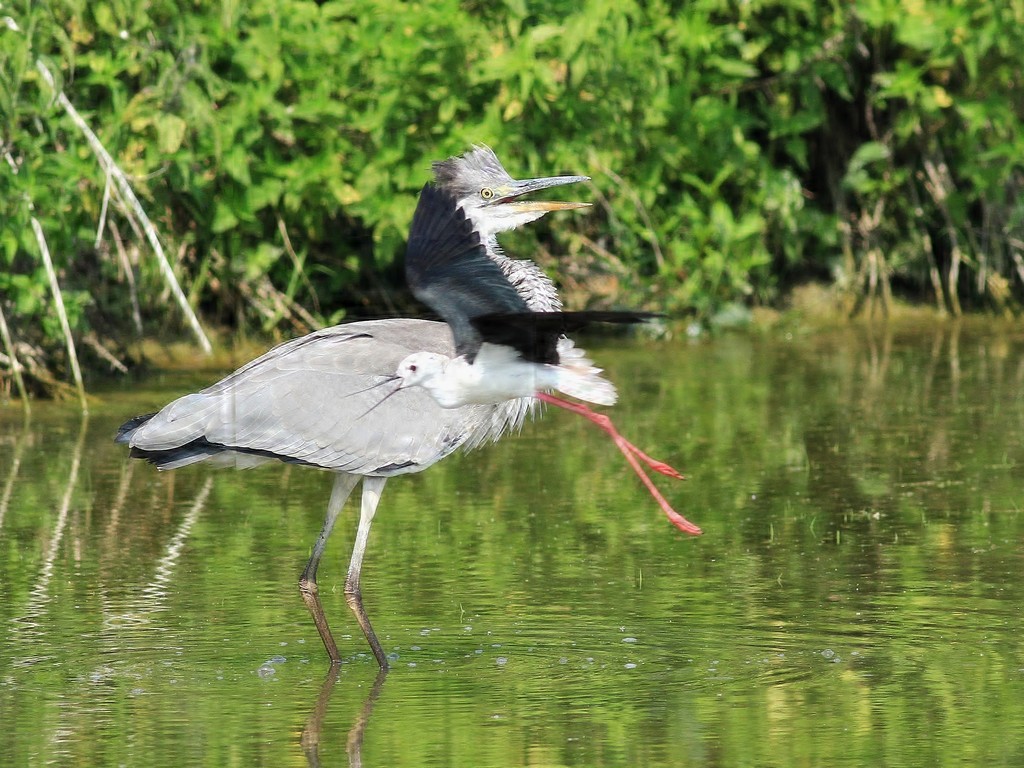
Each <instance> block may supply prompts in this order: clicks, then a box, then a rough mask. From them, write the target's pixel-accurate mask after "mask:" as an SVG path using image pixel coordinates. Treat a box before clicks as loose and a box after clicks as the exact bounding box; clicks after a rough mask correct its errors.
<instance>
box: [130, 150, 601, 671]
mask: <svg viewBox="0 0 1024 768" xmlns="http://www.w3.org/2000/svg"><path fill="white" fill-rule="evenodd" d="M433 170H434V177H435V179H436V180H437V183H438V185H439V186H440V187H442V188H443V189H445V190H447V191H448V194H449V195H451V196H452V197H453V198H454V199H456V200H457V201H458V206H459V210H460V211H462V212H463V214H464V216H465V217H467V219H468V220H469V221H470V222H472V223H471V226H472V227H474V228H476V229H477V230H478V231H479V232H481V233H484V237H485V238H486V243H487V245H486V246H485V250H486V248H487V247H490V248H491V250H490V251H488V252H487V256H488V259H490V262H491V263H492V264H493V265H495V268H496V269H497V270H499V271H500V272H501V273H502V274H504V275H507V276H508V278H507V279H508V280H510V281H511V283H510V284H514V287H513V291H514V292H516V293H517V295H519V296H520V298H521V300H522V301H523V302H526V303H527V304H529V305H531V306H533V307H535V308H537V309H540V310H549V309H557V308H558V306H560V304H559V303H558V302H557V293H556V292H555V289H554V285H553V284H552V283H551V281H550V280H549V279H548V278H547V277H546V276H545V275H544V274H543V272H541V271H540V270H539V269H537V268H536V266H535V265H532V264H531V263H530V262H520V261H518V260H515V259H509V258H508V257H507V256H506V255H505V254H503V253H502V252H501V251H500V249H498V247H497V240H496V235H497V234H498V233H500V232H503V231H505V230H508V229H512V228H515V227H517V226H521V225H523V224H526V223H529V222H530V221H533V220H535V219H537V218H539V217H541V216H543V215H544V214H545V213H547V212H549V211H555V210H564V209H571V208H579V207H583V206H585V205H586V204H585V203H561V202H543V201H540V202H530V201H523V200H520V198H521V197H522V196H523V195H525V194H527V193H529V192H533V191H536V190H539V189H544V188H547V187H551V186H556V185H560V184H568V183H573V182H576V181H582V180H584V178H585V177H580V176H564V177H549V178H543V179H528V180H525V181H522V180H516V179H513V178H512V177H511V176H509V174H508V173H507V172H506V171H505V169H504V168H503V167H502V165H501V163H500V162H499V161H498V159H497V157H496V156H495V155H494V153H493V152H492V151H491V150H490V149H488V148H486V147H475V148H474V149H473V150H471V151H470V152H467V153H466V154H464V155H462V156H460V157H454V158H449V159H448V160H445V161H442V162H440V163H435V164H434V166H433ZM423 352H427V353H431V354H438V355H441V356H445V357H449V358H450V357H455V356H456V355H457V354H458V353H457V350H456V349H455V345H454V343H453V339H452V334H451V331H450V328H449V326H448V325H446V324H445V323H438V322H434V321H428V320H419V319H390V320H372V321H364V322H355V323H347V324H343V325H338V326H334V327H332V328H326V329H323V330H319V331H315V332H314V333H310V334H308V335H306V336H303V337H301V338H299V339H294V340H292V341H289V342H286V343H284V344H282V345H280V346H278V347H275V348H274V349H272V350H270V351H269V352H267V353H266V354H265V355H263V356H261V357H259V358H257V359H256V360H253V361H252V362H250V363H248V364H246V365H244V366H243V367H241V368H239V369H238V370H237V371H235V372H234V373H232V374H230V375H228V376H226V377H225V378H223V379H222V380H220V381H219V382H217V383H215V384H213V385H212V386H210V387H207V388H206V389H203V390H201V391H200V392H197V393H194V394H190V395H185V396H184V397H181V398H179V399H177V400H175V401H174V402H172V403H170V404H168V405H167V406H165V407H164V408H163V409H162V410H161V411H159V412H158V413H155V414H147V415H145V416H138V417H135V418H133V419H130V420H128V421H127V422H125V424H124V425H122V427H121V429H120V430H119V431H118V435H117V437H116V440H117V441H118V442H120V443H124V444H127V445H128V446H130V449H131V450H130V455H131V456H132V457H136V458H142V459H146V460H147V461H149V462H151V463H153V464H155V465H156V466H157V467H159V468H160V469H175V468H177V467H181V466H185V465H188V464H194V463H197V462H207V463H210V464H217V465H229V466H235V467H249V466H253V465H255V464H260V463H264V462H266V461H272V460H279V461H284V462H289V463H295V464H301V465H305V466H310V467H315V468H318V469H323V470H327V471H330V472H334V473H335V480H334V487H333V490H332V492H331V498H330V501H329V503H328V507H327V513H326V516H325V520H324V524H323V527H322V528H321V531H320V534H319V536H318V537H317V540H316V542H315V544H314V546H313V550H312V553H311V555H310V558H309V561H308V562H307V564H306V567H305V569H304V570H303V572H302V576H301V578H300V580H299V588H300V592H301V594H302V597H303V600H304V601H305V603H306V606H307V607H308V609H309V611H310V613H311V615H312V617H313V620H314V623H315V624H316V627H317V631H318V632H319V634H320V637H321V639H322V640H323V642H324V646H325V648H326V650H327V653H328V655H329V656H330V658H331V661H332V663H338V662H340V660H341V656H340V654H339V652H338V647H337V644H336V643H335V641H334V638H333V635H332V633H331V631H330V627H329V626H328V623H327V619H326V616H325V615H324V611H323V606H322V605H321V603H320V598H319V593H318V587H317V581H316V574H317V568H318V566H319V563H320V559H321V557H322V555H323V553H324V550H325V548H326V545H327V540H328V538H329V537H330V534H331V531H332V530H333V528H334V525H335V522H336V520H337V518H338V516H339V515H340V512H341V510H342V507H343V506H344V504H345V501H346V500H347V498H348V496H349V495H350V494H351V493H352V491H353V490H354V489H355V487H356V485H357V484H359V482H360V481H362V501H361V505H360V516H359V525H358V528H357V530H356V537H355V543H354V545H353V548H352V556H351V559H350V562H349V568H348V573H347V575H346V579H345V598H346V602H347V603H348V605H349V607H350V608H351V610H352V611H353V613H354V615H355V617H356V620H357V621H358V622H359V625H360V627H361V629H362V630H363V634H364V635H365V637H366V640H367V642H368V643H369V645H370V648H371V649H372V651H373V654H374V656H375V658H376V659H377V662H378V664H379V665H380V667H381V669H382V670H386V669H387V668H388V660H387V656H386V654H385V653H384V650H383V648H382V647H381V645H380V642H379V641H378V639H377V636H376V633H375V632H374V630H373V627H372V626H371V624H370V621H369V618H368V616H367V614H366V611H365V608H364V606H363V602H362V595H361V588H360V575H361V569H362V561H363V556H364V553H365V551H366V547H367V542H368V537H369V532H370V527H371V523H372V521H373V517H374V515H375V514H376V510H377V507H378V504H379V502H380V497H381V493H382V492H383V489H384V485H385V483H386V482H387V480H388V478H390V477H393V476H396V475H402V474H409V473H413V472H420V471H423V470H424V469H426V468H428V467H430V466H432V465H433V464H435V463H437V462H438V461H440V460H441V459H443V458H444V457H446V456H448V455H450V454H451V453H453V452H454V451H456V450H459V449H460V448H462V449H466V450H468V449H471V448H475V447H478V446H480V445H483V444H484V443H487V442H490V441H493V440H497V439H498V438H499V437H501V436H502V435H503V434H506V433H507V432H508V431H509V430H513V429H516V428H518V427H519V426H520V425H521V424H522V422H523V420H524V419H525V417H526V416H527V415H528V414H529V413H530V412H531V410H532V409H533V407H534V406H535V405H536V402H537V401H536V399H535V398H516V399H513V400H506V401H505V402H502V403H475V404H467V405H464V406H461V407H458V408H451V409H449V408H443V407H441V405H440V404H439V403H438V402H437V401H436V400H435V399H434V398H433V397H431V395H430V393H429V392H428V391H427V390H425V389H423V388H420V387H410V388H407V389H403V390H402V391H394V388H393V387H391V388H390V389H389V388H387V387H386V386H385V384H386V382H393V381H394V378H395V376H394V373H395V371H396V369H397V368H398V366H399V364H400V363H401V361H402V360H404V359H405V358H407V357H408V356H409V355H410V354H414V353H423ZM389 392H390V394H388V393H389Z"/></svg>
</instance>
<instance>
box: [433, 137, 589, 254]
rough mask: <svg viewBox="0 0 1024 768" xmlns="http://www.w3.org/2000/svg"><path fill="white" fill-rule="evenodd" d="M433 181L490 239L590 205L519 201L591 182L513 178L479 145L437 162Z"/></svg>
mask: <svg viewBox="0 0 1024 768" xmlns="http://www.w3.org/2000/svg"><path fill="white" fill-rule="evenodd" d="M433 170H434V182H435V183H436V184H437V186H439V187H440V188H441V189H443V190H445V191H446V192H448V193H449V194H451V195H452V196H453V197H455V199H456V200H458V201H459V207H460V208H462V210H463V211H465V213H466V216H468V217H469V219H470V220H471V221H472V222H473V228H474V229H475V230H476V231H477V232H479V233H480V237H481V238H482V239H485V240H486V239H487V238H488V237H491V236H492V235H495V234H497V233H498V232H505V231H507V230H510V229H515V228H517V227H521V226H522V225H523V224H528V223H530V222H531V221H536V220H537V219H539V218H540V217H541V216H543V215H544V214H546V213H550V212H551V211H564V210H570V209H573V208H587V207H589V205H590V203H563V202H555V201H549V200H520V199H519V198H521V197H522V196H523V195H527V194H529V193H531V192H537V191H538V190H541V189H547V188H548V187H558V186H562V185H563V184H576V183H578V182H581V181H588V180H589V177H587V176H547V177H544V178H538V179H522V180H520V179H513V178H512V177H511V176H510V175H509V173H508V171H506V170H505V168H504V166H502V164H501V161H499V160H498V157H497V155H495V154H494V152H493V151H492V150H491V148H490V147H485V146H476V147H474V148H473V149H471V150H470V151H469V152H466V153H465V154H464V155H460V156H458V157H450V158H448V159H447V160H442V161H439V162H436V163H434V165H433Z"/></svg>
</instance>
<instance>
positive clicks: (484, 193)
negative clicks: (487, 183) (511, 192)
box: [480, 187, 494, 200]
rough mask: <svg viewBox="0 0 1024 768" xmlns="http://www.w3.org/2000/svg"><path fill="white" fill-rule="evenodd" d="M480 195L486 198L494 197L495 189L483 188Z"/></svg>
mask: <svg viewBox="0 0 1024 768" xmlns="http://www.w3.org/2000/svg"><path fill="white" fill-rule="evenodd" d="M480 197H482V198H483V199H484V200H490V199H491V198H492V197H494V190H493V189H491V188H490V187H484V188H483V189H481V190H480Z"/></svg>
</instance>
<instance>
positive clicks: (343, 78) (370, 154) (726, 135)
mask: <svg viewBox="0 0 1024 768" xmlns="http://www.w3.org/2000/svg"><path fill="white" fill-rule="evenodd" d="M0 12H2V13H4V14H7V16H5V17H4V18H5V19H6V20H5V21H3V22H2V23H0V148H2V150H3V154H4V157H3V158H2V162H0V218H2V220H3V222H4V227H3V230H2V232H0V267H2V269H0V292H2V294H0V295H2V297H3V301H4V307H5V308H6V309H7V310H8V312H10V313H12V314H13V315H14V316H15V321H14V322H15V325H16V330H17V334H19V335H20V336H21V337H22V338H34V339H35V340H36V341H38V342H39V343H50V344H51V345H52V344H53V341H54V333H53V332H50V331H47V332H46V333H45V334H44V335H43V336H41V337H40V336H38V334H36V332H35V329H38V328H42V327H43V326H44V323H43V318H45V317H48V316H49V314H50V312H51V310H50V308H49V299H48V291H47V288H46V283H45V278H44V276H43V274H42V272H41V271H40V270H39V268H38V266H37V263H38V258H37V256H36V254H37V247H36V245H35V242H34V239H33V238H32V235H31V230H30V228H29V227H28V225H27V222H28V217H29V215H30V211H34V215H35V216H36V217H37V218H39V219H40V221H41V222H42V224H43V228H44V230H45V231H46V233H47V237H48V238H49V239H50V245H51V250H52V251H53V252H54V254H55V258H56V260H57V263H58V267H59V268H60V269H61V280H62V284H64V285H65V286H66V288H67V289H68V290H70V291H71V292H72V293H73V292H75V291H79V292H80V293H79V298H78V299H77V300H76V301H73V302H72V303H73V304H75V305H76V308H77V309H76V311H75V313H74V314H75V318H76V326H75V327H76V331H77V332H84V331H85V330H87V329H88V328H90V327H92V328H96V327H100V328H101V329H105V332H106V334H107V336H108V337H120V338H124V337H126V336H127V335H128V334H127V332H126V331H124V330H123V327H124V326H125V318H127V317H129V311H128V300H127V295H128V289H127V287H125V284H124V283H123V281H124V280H125V261H126V258H127V260H128V261H131V263H132V264H133V269H135V270H137V271H138V275H137V279H138V290H139V292H140V294H141V296H142V297H143V298H142V301H141V303H142V308H143V314H144V316H145V318H146V319H147V321H148V322H150V323H160V324H161V325H160V326H159V327H160V329H161V332H165V329H166V327H167V326H166V323H167V320H168V318H176V317H177V316H178V314H177V310H176V309H174V308H173V307H172V306H171V305H170V304H168V302H167V301H166V295H165V289H164V282H163V278H162V277H161V276H160V274H159V272H158V270H157V269H156V267H155V266H154V265H153V263H152V261H151V259H150V258H149V248H148V246H147V245H145V244H144V243H143V242H142V241H141V240H134V239H133V238H132V232H131V227H130V226H129V225H128V224H127V223H126V222H125V219H124V213H123V212H122V210H121V209H120V208H119V206H118V201H117V198H116V196H115V197H114V198H113V199H112V200H111V201H109V209H108V211H107V215H106V218H105V219H103V218H102V217H101V211H102V210H103V208H104V190H105V189H106V179H105V178H104V174H103V172H102V170H101V168H100V166H99V165H98V163H97V162H96V159H95V158H94V156H93V155H92V153H91V151H90V149H89V147H88V144H87V142H86V141H85V139H84V137H83V136H82V135H81V133H80V131H79V130H78V129H77V128H76V127H75V126H74V124H73V123H72V122H71V121H70V120H69V118H68V116H67V114H65V112H64V111H63V110H62V109H61V108H60V106H59V105H58V104H57V103H56V102H55V101H54V98H53V94H52V93H51V91H50V89H49V88H48V87H47V86H46V85H45V83H44V82H43V81H42V79H41V77H40V74H39V72H38V71H37V69H36V62H37V60H41V61H42V62H43V63H44V64H46V65H47V66H48V67H49V68H50V70H51V71H53V72H54V73H55V74H57V75H58V83H59V87H60V88H62V89H63V90H64V92H65V93H66V94H67V95H68V98H69V99H70V101H71V103H72V104H73V105H75V107H76V108H77V109H78V110H79V111H80V112H81V113H82V114H83V115H84V116H85V118H86V119H87V121H88V122H89V123H90V125H91V126H92V127H93V129H94V130H95V131H96V132H97V134H98V135H99V137H100V140H101V141H102V142H103V144H104V145H105V146H106V147H107V149H108V150H109V151H110V153H111V155H112V156H113V158H114V160H115V161H116V162H117V164H118V165H119V166H120V167H121V168H122V169H123V170H124V171H125V172H126V173H127V174H128V175H129V177H130V178H131V179H132V183H133V185H134V187H135V189H136V191H137V193H138V195H139V197H140V198H141V199H142V201H143V204H144V206H145V207H146V209H147V210H148V211H149V214H150V216H151V217H152V218H153V219H154V221H155V222H156V224H157V226H158V228H159V230H160V233H161V236H162V238H163V240H164V243H165V246H167V249H168V251H169V252H170V253H171V254H172V255H174V257H175V265H174V267H175V270H176V272H177V274H178V276H179V278H180V279H181V280H182V281H183V282H184V284H185V285H186V287H187V292H188V294H189V296H190V299H191V300H192V302H193V303H194V304H196V305H197V306H198V307H199V309H200V310H201V311H202V312H203V314H204V316H205V317H206V319H207V320H209V321H212V322H214V323H218V324H227V325H238V324H241V325H243V326H244V325H247V324H252V323H253V322H254V321H258V322H259V323H261V324H262V326H263V327H264V329H267V330H271V329H273V328H275V327H277V326H279V325H282V324H283V323H284V321H285V320H286V319H289V318H291V319H294V318H295V317H296V314H295V312H293V311H289V307H291V308H294V307H296V306H306V307H309V308H311V309H312V310H313V311H314V312H315V313H316V315H317V317H316V318H315V319H316V320H318V321H333V320H336V319H337V318H339V317H340V316H341V315H342V313H343V311H344V310H345V309H351V308H356V309H357V311H359V313H360V314H370V313H375V312H385V311H393V310H395V309H396V308H403V305H404V302H405V301H406V299H404V298H403V297H404V292H403V291H402V290H401V288H400V285H401V279H400V271H399V270H398V269H396V266H395V265H396V263H397V261H398V260H399V259H400V257H401V252H402V247H403V243H404V237H405V232H406V229H407V226H408V221H409V218H410V215H411V212H412V208H413V206H414V204H415V195H416V192H417V191H418V189H419V187H420V185H421V184H422V183H423V182H424V181H425V180H426V179H427V178H428V175H429V167H430V162H431V160H435V159H439V158H442V157H445V156H447V155H450V154H456V153H459V152H462V151H464V150H465V149H466V148H467V147H468V146H469V145H470V144H472V143H474V142H485V143H488V144H491V145H492V146H493V147H494V148H495V149H496V150H497V151H498V153H499V155H500V156H501V157H502V158H503V159H504V160H505V162H506V165H507V166H508V168H509V170H510V171H511V172H512V173H513V174H515V175H520V176H526V175H543V174H550V173H558V172H577V173H586V174H589V175H591V176H592V177H593V179H594V181H593V198H594V200H595V202H596V203H597V205H596V206H595V209H594V211H593V212H592V214H591V215H590V216H586V217H571V218H570V217H562V218H559V219H558V220H557V221H556V222H555V223H554V224H553V223H551V221H550V220H549V221H548V223H547V224H546V225H545V224H542V225H539V226H538V227H536V228H534V229H532V230H531V231H530V232H528V233H519V234H517V235H516V236H515V238H514V239H513V241H512V245H511V246H510V250H511V251H512V252H513V253H517V254H522V255H532V254H538V253H539V254H540V256H539V258H540V260H541V261H542V262H543V263H548V262H549V261H550V259H548V258H547V254H556V255H558V256H566V255H567V257H568V260H567V261H566V262H562V263H560V264H559V265H557V267H553V268H552V271H553V273H556V274H558V275H559V276H564V277H565V279H566V281H567V285H566V287H567V288H571V289H573V290H572V291H571V293H572V296H571V298H572V300H573V302H574V303H575V304H580V303H585V302H587V301H593V300H599V301H613V302H623V303H627V302H628V303H646V304H650V305H653V306H658V307H659V308H667V309H670V310H673V311H681V312H692V313H695V314H696V315H698V316H700V317H710V316H713V315H715V314H716V313H718V312H719V311H721V310H722V309H723V308H725V307H730V306H734V305H735V304H736V302H737V301H740V302H744V303H748V304H749V303H767V302H773V301H776V300H777V299H778V297H779V294H780V291H781V290H784V289H785V288H786V287H787V286H789V285H791V284H793V283H794V282H796V281H800V280H803V279H806V278H808V277H819V278H820V277H825V276H830V275H831V276H834V277H836V278H838V280H839V282H840V284H844V285H848V286H849V287H850V288H851V290H852V292H853V294H854V295H860V296H863V295H864V292H865V291H866V290H868V286H869V285H876V284H878V283H882V284H884V285H886V286H887V285H888V284H889V282H890V281H896V282H897V283H898V285H899V286H901V287H903V289H904V290H906V291H908V292H909V293H911V294H912V295H922V296H926V295H933V296H934V298H935V300H936V301H937V302H938V304H939V305H940V306H942V307H948V308H949V309H950V310H952V311H954V312H957V311H959V307H960V302H961V300H964V301H970V302H971V303H972V304H973V305H976V306H992V307H996V308H1003V307H1013V306H1016V303H1017V302H1016V297H1018V296H1019V295H1020V294H1021V286H1020V285H1019V284H1018V282H1017V275H1018V274H1024V261H1022V260H1021V255H1020V253H1019V251H1020V250H1021V249H1022V248H1024V245H1021V244H1022V243H1024V235H1022V234H1021V232H1020V228H1021V226H1022V222H1024V209H1022V207H1021V205H1020V204H1019V203H1018V198H1019V194H1018V190H1019V187H1020V179H1021V173H1020V167H1021V165H1020V160H1019V158H1021V157H1022V156H1024V152H1022V150H1024V139H1022V137H1021V130H1020V125H1021V97H1020V95H1019V92H1018V89H1017V88H1016V87H1015V85H1016V83H1017V81H1018V79H1019V71H1020V66H1021V59H1020V53H1019V51H1021V50H1024V39H1022V38H1024V33H1022V32H1021V31H1020V30H1021V29H1022V28H1024V26H1022V24H1021V22H1022V21H1024V19H1021V18H1019V16H1020V11H1019V9H1017V8H1016V7H1015V6H1013V5H1010V4H1003V3H994V4H993V3H985V2H982V1H981V0H965V2H961V3H956V4H951V3H945V2H937V1H935V0H866V1H865V2H859V3H856V4H851V3H842V2H838V1H836V2H829V3H821V2H816V1H814V0H796V1H795V2H793V1H789V2H781V1H778V0H775V1H773V0H764V1H763V2H756V3H742V4H732V3H725V2H721V0H700V1H699V2H691V3H686V4H679V3H675V2H670V1H669V0H655V2H646V3H640V2H630V1H629V0H627V1H626V2H619V1H616V2H612V0H589V2H586V3H584V4H582V5H579V4H575V3H564V2H548V3H529V4H528V3H526V2H524V1H523V0H508V2H506V3H504V4H503V5H502V6H495V5H491V4H485V3H468V4H465V3H458V2H455V1H454V0H443V1H442V2H437V3H426V2H413V3H407V2H399V1H398V0H375V1H374V2H370V3H351V2H345V1H344V0H336V1H334V2H324V3H320V4H317V3H314V2H310V0H256V2H252V3H240V2H230V1H229V2H222V3H204V2H198V1H195V2H192V3H189V4H186V5H184V6H182V5H181V4H179V3H171V2H167V0H150V1H148V2H141V0H100V1H98V2H90V3H86V2H83V1H82V0H57V1H55V2H50V3H46V4H41V3H36V2H31V1H30V0H20V2H15V3H12V4H9V5H5V6H4V8H3V10H2V11H0ZM15 167H16V168H17V173H14V172H13V168H15ZM582 196H585V194H584V195H581V197H582ZM101 220H102V221H103V222H105V223H106V224H107V226H105V227H103V229H102V231H100V232H99V237H97V230H98V229H100V223H101ZM111 223H113V224H114V227H112V226H109V224H111ZM115 227H116V230H115ZM117 233H120V236H121V238H122V239H123V240H124V241H125V243H127V244H128V245H129V247H128V248H127V256H126V257H122V256H121V255H120V253H119V250H118V247H117V246H118V243H117V242H116V241H117ZM133 242H134V246H131V243H133ZM95 243H98V247H97V246H96V245H94V244H95ZM608 277H611V278H612V281H611V283H610V286H611V287H607V286H608V285H609V282H608V280H607V279H606V278H608ZM570 283H571V285H570ZM102 286H106V287H102ZM98 296H103V297H105V304H104V306H103V307H99V306H98V300H97V299H96V297H98ZM90 297H92V299H93V300H92V301H90ZM165 304H167V306H164V305H165ZM101 321H102V322H101ZM300 328H301V326H300V325H299V324H298V322H295V323H293V324H292V325H288V324H286V323H285V324H283V327H282V328H281V331H282V332H283V333H292V332H294V331H295V330H297V329H300ZM30 329H31V330H30Z"/></svg>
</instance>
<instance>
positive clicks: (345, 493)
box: [299, 473, 359, 664]
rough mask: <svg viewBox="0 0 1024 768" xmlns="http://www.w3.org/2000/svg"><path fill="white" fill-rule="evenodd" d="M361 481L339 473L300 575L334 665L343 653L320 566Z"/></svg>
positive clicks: (306, 601)
mask: <svg viewBox="0 0 1024 768" xmlns="http://www.w3.org/2000/svg"><path fill="white" fill-rule="evenodd" d="M358 482H359V475H349V474H344V473H339V474H337V475H336V476H335V478H334V488H333V489H332V490H331V500H330V502H328V504H327V518H326V519H325V520H324V526H323V528H321V529H320V535H319V536H318V537H317V539H316V544H314V545H313V554H311V555H310V556H309V562H308V563H306V567H305V569H304V570H303V571H302V576H301V577H299V592H300V593H302V600H303V602H304V603H305V604H306V607H307V608H308V609H309V612H310V614H312V616H313V623H314V624H316V631H317V632H319V633H320V639H321V640H323V641H324V647H325V648H326V649H327V655H328V656H330V657H331V663H332V664H340V663H341V656H340V655H339V654H338V646H337V644H336V643H335V642H334V637H333V636H332V635H331V628H330V627H329V626H327V617H326V616H324V607H323V605H321V604H320V593H319V589H318V588H317V585H316V569H317V567H319V565H320V558H321V557H322V556H323V554H324V549H325V548H326V547H327V539H328V538H330V535H331V530H332V529H333V528H334V523H335V521H337V519H338V515H339V514H340V513H341V510H342V507H344V506H345V501H346V500H347V499H348V497H349V494H351V493H352V489H353V488H355V487H356V483H358Z"/></svg>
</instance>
